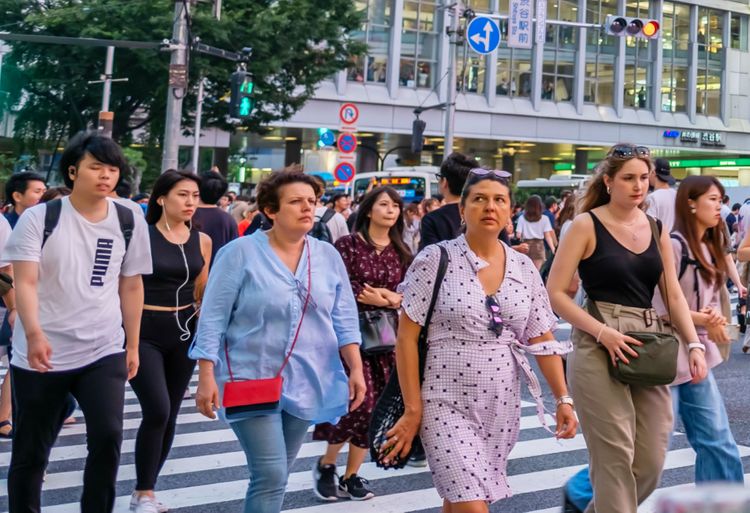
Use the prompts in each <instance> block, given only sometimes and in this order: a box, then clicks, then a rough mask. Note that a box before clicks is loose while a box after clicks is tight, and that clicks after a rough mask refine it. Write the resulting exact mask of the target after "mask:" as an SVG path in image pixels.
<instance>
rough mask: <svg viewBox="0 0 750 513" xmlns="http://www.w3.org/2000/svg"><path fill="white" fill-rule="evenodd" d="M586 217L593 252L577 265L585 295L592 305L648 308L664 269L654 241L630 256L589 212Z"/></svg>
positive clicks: (627, 250) (626, 249)
mask: <svg viewBox="0 0 750 513" xmlns="http://www.w3.org/2000/svg"><path fill="white" fill-rule="evenodd" d="M589 214H590V215H591V219H592V221H593V222H594V234H595V236H596V248H595V249H594V252H593V253H592V254H591V256H590V257H588V258H586V259H583V260H581V262H580V263H579V264H578V274H579V275H580V276H581V281H582V282H583V289H584V290H585V291H586V294H588V296H589V297H590V298H591V299H593V300H594V301H606V302H608V303H617V304H620V305H624V306H633V307H637V308H651V300H652V298H653V297H654V291H655V290H656V286H657V285H658V284H659V278H660V277H661V273H662V271H663V269H664V267H663V265H662V261H661V257H660V256H659V248H658V247H657V246H656V242H655V241H654V238H653V237H651V244H649V246H648V248H646V251H644V252H643V253H633V252H632V251H630V250H629V249H628V248H626V247H624V246H623V245H622V244H620V243H619V242H617V239H615V238H614V237H613V236H612V235H611V234H610V233H609V231H608V230H607V229H606V228H605V227H604V225H603V224H602V222H601V221H600V220H599V219H598V218H597V217H596V215H594V213H593V212H589ZM656 226H657V227H658V229H659V233H661V221H659V220H657V221H656Z"/></svg>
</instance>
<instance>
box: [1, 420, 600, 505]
mask: <svg viewBox="0 0 750 513" xmlns="http://www.w3.org/2000/svg"><path fill="white" fill-rule="evenodd" d="M325 448H326V444H325V442H308V443H305V444H302V448H301V449H300V453H299V455H298V456H297V459H300V458H310V457H315V456H320V455H321V454H323V452H324V451H325ZM585 448H586V443H585V441H584V439H583V435H581V434H578V435H576V437H575V438H572V439H570V440H564V441H561V442H560V441H557V440H555V439H554V438H552V437H548V438H542V439H536V440H524V441H521V442H518V443H517V444H516V446H515V447H514V448H513V451H512V452H511V453H510V456H509V457H508V459H509V460H517V459H523V458H531V457H534V456H546V455H551V454H559V453H563V452H571V451H577V450H582V449H585ZM346 451H348V447H347V446H344V448H343V449H342V453H346ZM245 464H246V460H245V453H244V452H242V451H235V452H227V453H221V454H216V453H212V454H207V455H204V456H193V457H188V458H178V459H169V460H167V461H166V462H165V464H164V468H163V469H162V471H161V472H160V473H159V475H160V476H168V475H177V474H190V473H193V472H201V471H206V470H220V469H226V468H231V467H236V466H244V465H245ZM370 467H371V468H372V470H368V471H367V474H364V472H365V469H366V468H370ZM362 469H363V470H362V471H361V472H360V475H362V476H363V477H365V478H367V479H371V477H369V476H372V479H381V478H384V477H394V476H397V475H400V474H398V473H397V472H401V473H403V472H404V471H409V470H411V467H409V468H407V469H404V470H401V471H388V472H382V474H378V473H379V472H381V471H380V470H379V469H377V467H376V466H375V464H374V463H366V464H364V465H363V467H362ZM339 470H340V471H341V472H343V471H344V470H345V468H344V467H342V468H341V469H339ZM428 470H429V469H426V468H418V469H413V470H412V471H411V472H408V474H412V473H418V472H426V471H428ZM293 475H294V474H293ZM129 479H135V466H134V465H121V466H120V470H119V472H118V474H117V480H118V481H127V480H129ZM82 480H83V471H78V470H76V471H70V472H58V473H51V474H49V475H48V476H47V479H46V480H45V482H44V489H45V490H58V489H61V488H67V487H72V486H78V485H80V484H81V482H82ZM5 485H6V480H4V479H3V480H0V496H5V492H4V490H5ZM290 486H292V481H291V480H290ZM300 489H304V488H300ZM290 491H292V490H291V489H290Z"/></svg>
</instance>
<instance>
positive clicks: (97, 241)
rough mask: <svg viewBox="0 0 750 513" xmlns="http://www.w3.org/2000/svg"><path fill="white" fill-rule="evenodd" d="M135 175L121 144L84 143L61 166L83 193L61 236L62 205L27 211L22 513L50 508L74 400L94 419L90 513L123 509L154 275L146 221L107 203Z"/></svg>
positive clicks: (19, 388) (10, 256)
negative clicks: (125, 439) (130, 396)
mask: <svg viewBox="0 0 750 513" xmlns="http://www.w3.org/2000/svg"><path fill="white" fill-rule="evenodd" d="M127 169H128V166H127V162H126V160H125V158H124V156H123V154H122V151H121V150H120V148H119V146H117V144H116V143H115V142H113V141H112V140H111V139H109V138H107V137H104V136H102V135H100V134H98V133H96V132H88V133H80V134H78V135H76V136H75V137H74V138H73V139H71V140H70V142H69V143H68V146H67V147H66V148H65V151H64V152H63V154H62V157H61V160H60V170H61V174H62V176H63V178H64V180H65V184H66V185H67V186H68V187H69V188H71V189H72V190H73V192H72V193H71V195H70V196H69V197H64V198H62V199H61V200H59V201H60V203H59V204H56V203H55V204H54V206H56V205H59V206H60V210H59V217H57V223H56V225H55V226H54V230H52V231H51V232H50V227H51V225H52V224H53V223H48V222H46V216H47V210H48V208H49V209H50V212H53V211H54V208H53V203H52V202H50V203H46V204H42V205H38V206H36V207H33V208H30V209H28V210H27V211H26V212H24V214H23V215H22V216H21V218H20V219H19V221H18V224H17V225H16V228H15V229H14V230H13V233H12V235H11V236H10V239H9V241H8V244H7V246H6V248H5V254H4V256H3V259H4V260H7V261H10V262H11V263H12V264H13V270H14V274H15V287H16V308H17V310H18V318H17V322H16V323H15V326H14V332H13V349H14V351H13V357H12V359H11V371H10V372H11V373H12V380H13V389H14V412H13V413H14V420H15V425H14V440H13V449H12V455H11V462H10V468H9V471H8V506H9V509H10V511H19V512H21V511H23V512H29V513H32V512H33V513H38V512H39V511H40V500H41V494H40V490H41V488H42V476H43V473H44V469H45V466H46V464H47V459H48V457H49V452H50V449H51V448H52V445H53V444H54V442H55V439H56V438H57V434H58V433H59V431H60V428H61V426H62V422H63V419H64V416H65V411H64V408H65V403H66V401H65V398H66V397H67V395H68V394H72V395H73V396H74V397H75V398H76V400H77V401H78V404H79V405H80V408H81V410H82V411H83V415H84V417H85V419H86V440H87V445H88V450H89V453H88V457H87V459H86V470H85V472H84V476H83V495H82V497H81V511H83V512H111V511H112V508H113V507H114V500H115V497H116V490H115V483H116V477H117V468H118V465H119V460H120V445H121V443H122V420H123V406H124V396H125V382H126V380H128V379H130V378H132V377H133V376H135V374H136V372H137V371H138V363H139V362H138V337H139V332H140V321H141V312H142V309H143V282H142V281H141V275H142V274H151V272H152V270H151V252H150V243H149V238H148V229H147V227H146V222H145V220H144V218H143V216H136V215H133V214H132V213H131V212H130V211H128V210H126V209H123V208H122V207H120V208H117V206H116V204H115V203H114V202H113V201H112V200H111V199H108V198H107V196H108V195H109V193H110V192H111V191H112V189H113V188H114V187H115V185H116V184H117V183H118V181H119V180H121V179H123V175H124V173H125V171H126V170H127ZM56 201H57V200H56ZM126 236H129V239H130V240H129V243H128V242H126ZM40 291H44V293H43V294H41V293H40ZM123 328H124V330H123ZM123 348H124V349H123Z"/></svg>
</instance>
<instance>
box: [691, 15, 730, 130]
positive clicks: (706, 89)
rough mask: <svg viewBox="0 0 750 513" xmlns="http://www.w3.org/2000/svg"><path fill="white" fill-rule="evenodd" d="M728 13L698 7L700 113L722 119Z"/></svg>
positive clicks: (698, 89) (697, 104)
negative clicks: (725, 27) (726, 16)
mask: <svg viewBox="0 0 750 513" xmlns="http://www.w3.org/2000/svg"><path fill="white" fill-rule="evenodd" d="M723 35H724V13H723V12H722V11H717V10H714V9H708V8H705V7H699V8H698V37H697V42H698V83H697V93H698V94H697V98H696V112H697V113H698V114H704V115H706V116H717V117H718V116H721V75H722V69H723V61H724V51H725V50H724V39H723Z"/></svg>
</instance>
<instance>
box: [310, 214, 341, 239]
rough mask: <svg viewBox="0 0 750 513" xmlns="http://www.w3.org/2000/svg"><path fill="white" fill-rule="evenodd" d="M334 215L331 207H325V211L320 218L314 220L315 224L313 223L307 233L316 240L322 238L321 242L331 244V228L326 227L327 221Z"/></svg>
mask: <svg viewBox="0 0 750 513" xmlns="http://www.w3.org/2000/svg"><path fill="white" fill-rule="evenodd" d="M334 215H336V211H335V210H333V209H332V208H329V209H327V210H326V211H325V213H324V214H323V215H322V216H320V219H317V220H316V221H315V224H313V227H312V230H310V232H309V235H310V236H311V237H315V238H316V239H318V240H322V241H323V242H328V243H330V244H333V235H331V229H330V228H328V224H327V223H328V221H330V220H331V218H332V217H333V216H334Z"/></svg>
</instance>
